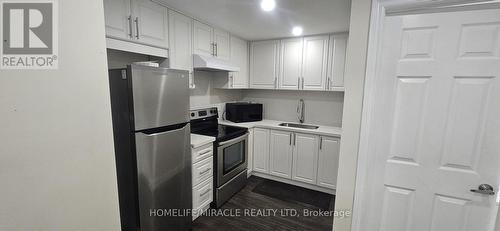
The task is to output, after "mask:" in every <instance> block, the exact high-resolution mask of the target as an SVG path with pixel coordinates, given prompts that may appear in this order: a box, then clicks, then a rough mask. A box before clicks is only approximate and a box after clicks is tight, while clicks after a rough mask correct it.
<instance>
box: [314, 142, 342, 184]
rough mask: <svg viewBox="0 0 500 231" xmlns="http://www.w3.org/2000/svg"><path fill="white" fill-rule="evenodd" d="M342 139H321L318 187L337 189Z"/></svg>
mask: <svg viewBox="0 0 500 231" xmlns="http://www.w3.org/2000/svg"><path fill="white" fill-rule="evenodd" d="M339 150H340V138H337V137H321V140H320V146H319V157H318V185H319V186H323V187H326V188H331V189H335V185H336V184H337V170H338V168H339Z"/></svg>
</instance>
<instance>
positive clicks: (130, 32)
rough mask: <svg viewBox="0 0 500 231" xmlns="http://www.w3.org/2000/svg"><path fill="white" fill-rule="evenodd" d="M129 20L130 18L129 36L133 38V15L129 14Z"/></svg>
mask: <svg viewBox="0 0 500 231" xmlns="http://www.w3.org/2000/svg"><path fill="white" fill-rule="evenodd" d="M127 20H128V36H129V37H130V38H133V37H134V35H132V15H129V16H128V17H127Z"/></svg>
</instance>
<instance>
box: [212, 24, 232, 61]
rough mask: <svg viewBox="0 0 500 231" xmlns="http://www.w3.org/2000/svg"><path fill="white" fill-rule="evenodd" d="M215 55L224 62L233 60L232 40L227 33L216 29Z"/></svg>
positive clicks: (214, 40) (214, 39)
mask: <svg viewBox="0 0 500 231" xmlns="http://www.w3.org/2000/svg"><path fill="white" fill-rule="evenodd" d="M213 42H214V44H215V51H214V55H215V56H216V57H217V58H219V59H222V60H229V59H231V38H230V36H229V33H227V31H223V30H218V29H214V38H213Z"/></svg>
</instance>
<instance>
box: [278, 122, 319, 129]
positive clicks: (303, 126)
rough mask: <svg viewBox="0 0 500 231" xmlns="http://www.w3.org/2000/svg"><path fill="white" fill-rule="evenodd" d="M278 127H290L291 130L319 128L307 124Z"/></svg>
mask: <svg viewBox="0 0 500 231" xmlns="http://www.w3.org/2000/svg"><path fill="white" fill-rule="evenodd" d="M278 125H279V126H283V127H291V128H303V129H318V128H319V127H318V126H316V125H308V124H295V123H280V124H278Z"/></svg>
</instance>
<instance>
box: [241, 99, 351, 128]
mask: <svg viewBox="0 0 500 231" xmlns="http://www.w3.org/2000/svg"><path fill="white" fill-rule="evenodd" d="M299 99H304V103H305V123H308V124H318V125H326V126H335V127H340V126H341V125H342V112H343V106H344V93H343V92H319V91H318V92H315V91H283V90H280V91H276V90H244V91H243V97H242V101H251V102H257V103H262V104H263V111H264V115H263V117H264V119H271V120H280V121H287V122H298V116H297V104H298V100H299Z"/></svg>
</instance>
